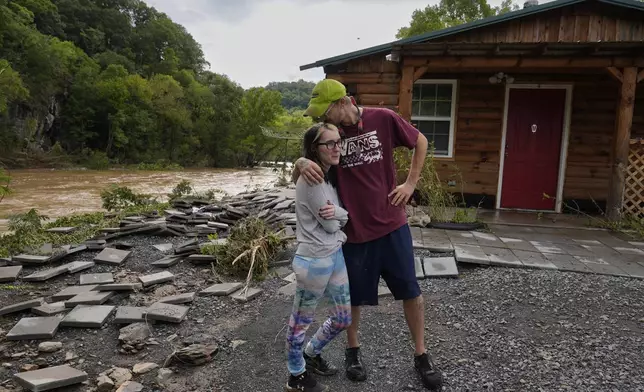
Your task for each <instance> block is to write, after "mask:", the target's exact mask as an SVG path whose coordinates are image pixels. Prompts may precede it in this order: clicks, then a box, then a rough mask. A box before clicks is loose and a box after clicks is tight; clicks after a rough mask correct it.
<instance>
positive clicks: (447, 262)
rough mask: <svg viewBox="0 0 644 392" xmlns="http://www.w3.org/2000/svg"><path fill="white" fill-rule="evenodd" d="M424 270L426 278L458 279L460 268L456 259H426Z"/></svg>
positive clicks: (424, 260)
mask: <svg viewBox="0 0 644 392" xmlns="http://www.w3.org/2000/svg"><path fill="white" fill-rule="evenodd" d="M423 270H424V271H425V276H426V277H428V278H429V277H456V276H458V268H457V267H456V259H454V257H425V258H424V259H423Z"/></svg>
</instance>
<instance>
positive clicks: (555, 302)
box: [0, 237, 644, 392]
mask: <svg viewBox="0 0 644 392" xmlns="http://www.w3.org/2000/svg"><path fill="white" fill-rule="evenodd" d="M122 240H123V241H128V242H131V243H133V244H134V245H135V248H134V249H133V251H134V253H133V254H132V256H131V258H130V259H129V260H128V261H127V262H126V264H125V266H124V268H122V269H118V270H117V269H113V268H112V267H108V266H98V265H97V266H96V267H94V268H93V269H92V270H91V272H103V271H112V272H115V275H116V276H119V278H120V279H121V280H134V279H136V277H137V276H138V275H139V274H143V273H151V272H158V269H153V268H151V267H150V266H149V264H150V263H151V262H152V261H155V260H157V259H159V258H160V257H162V256H163V253H162V252H159V251H158V250H156V249H155V248H153V247H152V245H153V244H158V243H164V242H172V243H174V244H177V243H180V242H183V241H185V240H186V238H158V237H134V238H125V239H122ZM97 253H98V252H85V253H81V254H78V255H75V256H73V257H70V258H69V259H67V260H65V262H68V261H75V260H91V259H92V258H93V257H94V256H95V255H96V254H97ZM419 255H422V256H427V253H422V254H421V253H419ZM290 256H291V253H290V252H285V254H283V255H282V257H280V258H282V259H284V258H286V259H288V258H290ZM459 268H460V269H461V276H460V278H458V279H436V280H424V281H422V282H421V286H422V289H423V293H424V295H425V301H426V324H427V328H426V330H427V335H426V338H427V342H428V346H429V347H430V350H431V352H432V354H433V355H434V357H435V360H436V362H437V363H438V364H439V366H440V367H441V368H442V369H443V371H444V372H445V377H446V381H447V385H446V387H445V388H444V390H445V391H611V392H612V391H622V392H624V391H629V392H630V391H644V387H643V386H642V385H644V367H643V366H642V364H643V363H644V359H643V354H642V352H643V350H642V349H643V346H644V344H643V343H642V338H643V337H644V336H643V334H642V331H643V328H644V281H639V280H633V279H627V278H616V277H607V276H593V275H586V274H575V273H563V272H557V271H538V270H519V269H503V268H466V267H464V266H459ZM33 270H34V269H33V268H30V269H27V270H26V271H25V272H26V273H30V272H31V271H33ZM169 270H170V271H172V272H173V273H174V274H175V275H176V276H177V278H176V281H175V286H176V289H178V290H179V291H182V292H190V291H198V290H201V289H203V288H205V287H207V286H209V285H211V284H214V283H217V282H219V281H220V280H223V281H225V280H226V279H220V278H219V277H215V276H213V274H212V272H211V271H210V270H209V269H206V268H203V267H194V266H191V265H190V264H188V263H180V264H178V265H176V266H174V267H171V268H170V269H169ZM117 274H119V275H117ZM78 275H79V274H78V273H77V274H74V275H71V276H66V277H61V278H58V279H54V280H53V281H52V282H47V283H44V284H35V285H31V286H26V287H8V286H2V288H0V303H2V304H5V303H14V302H18V301H21V300H26V299H30V298H33V297H35V296H47V295H50V294H54V293H56V292H57V291H59V290H60V289H61V288H62V287H64V286H66V285H71V284H77V283H78ZM284 284H285V282H284V281H282V280H281V279H279V278H271V279H268V280H266V281H264V282H262V283H261V284H260V287H261V288H262V289H264V293H263V294H262V295H261V296H260V297H258V298H257V299H255V300H253V301H251V302H250V303H248V304H244V305H242V304H237V303H234V302H233V301H232V300H230V299H229V298H215V297H197V299H196V301H195V302H194V303H193V304H192V306H191V309H190V312H189V313H188V319H187V320H185V321H184V322H182V323H181V324H179V325H174V324H166V323H157V324H154V325H151V328H152V335H151V336H152V337H154V338H155V339H156V340H157V341H158V342H160V344H159V345H150V346H147V347H146V348H145V349H144V350H142V351H141V352H139V353H138V354H136V355H123V354H119V352H118V349H119V346H118V343H117V338H118V326H115V325H113V324H111V320H108V323H107V324H106V325H105V326H104V328H102V329H99V330H92V329H71V328H61V329H59V331H58V333H57V335H56V337H55V338H54V339H52V340H54V341H61V342H63V345H64V346H63V349H62V350H61V351H59V352H57V353H54V354H45V355H39V354H38V353H37V352H36V351H37V350H36V347H37V345H38V343H39V342H38V341H23V342H16V343H14V342H3V341H2V338H1V337H0V359H2V362H3V363H8V364H11V366H10V367H9V368H5V367H0V386H4V387H9V388H11V387H12V385H11V383H10V381H9V380H10V378H11V375H12V374H14V373H15V372H17V371H18V370H19V369H20V367H21V366H23V365H24V364H29V363H34V362H38V361H42V360H43V359H44V360H45V361H46V362H47V363H48V364H49V365H59V364H62V363H64V361H65V360H64V357H65V353H66V352H73V353H74V354H76V355H78V359H76V360H74V361H72V362H71V364H72V365H73V366H74V367H77V368H79V369H82V370H85V371H87V372H88V373H89V375H90V383H89V386H87V385H82V386H78V387H75V388H66V389H65V391H69V392H76V391H83V392H86V391H92V390H93V389H92V386H93V385H94V380H95V379H96V376H97V375H98V374H99V373H101V372H103V371H105V370H107V369H108V368H109V367H110V366H113V365H114V366H120V367H125V368H130V369H131V368H132V366H133V365H134V364H135V363H139V362H155V363H158V364H161V363H162V362H163V360H164V359H165V358H166V357H167V356H168V355H169V354H170V353H171V352H172V350H173V349H174V348H176V347H177V346H180V345H182V344H183V343H188V342H200V343H206V344H212V343H216V344H218V345H219V347H220V351H219V353H218V354H217V356H216V359H215V360H214V361H212V362H210V363H208V364H207V365H204V366H199V367H190V366H183V365H177V364H176V363H175V364H173V365H172V366H171V369H172V370H173V371H174V372H175V374H174V376H173V377H172V378H171V379H170V382H169V383H168V384H167V385H166V387H165V390H167V391H173V392H210V391H217V392H224V391H230V392H237V391H253V392H255V391H257V392H259V391H271V392H274V391H281V390H283V386H284V383H285V381H286V377H287V372H286V365H285V359H286V357H285V343H284V338H285V324H286V322H287V320H288V316H289V312H290V308H291V299H290V298H286V297H283V296H280V295H278V294H277V293H276V292H277V289H278V288H279V287H281V286H282V285H284ZM156 289H157V288H154V289H153V290H151V291H149V292H143V293H137V294H133V295H130V296H129V297H124V296H121V297H118V298H114V299H111V300H110V301H109V303H111V304H118V305H144V304H146V303H149V302H151V301H154V300H155V298H157V296H158V295H157V294H155V293H154V291H155V290H156ZM319 314H320V317H319V318H318V319H319V320H322V321H323V317H322V316H323V315H324V314H326V309H321V310H320V312H319ZM28 315H29V313H28V312H25V313H22V314H19V315H11V316H3V317H0V329H4V330H5V331H8V330H9V329H10V328H11V327H12V326H13V324H14V323H15V322H16V321H17V320H18V319H19V318H20V317H23V316H28ZM317 326H318V324H317V323H316V324H315V325H313V326H312V327H311V329H310V332H311V333H312V332H313V331H315V329H316V328H317ZM175 334H176V335H177V337H176V339H174V340H173V341H172V342H166V338H168V337H169V336H172V335H175ZM2 335H3V333H2V332H1V331H0V336H2ZM345 336H346V335H345V334H343V335H341V336H340V337H339V338H338V339H337V340H336V341H335V342H333V343H332V344H331V345H330V346H329V347H328V350H327V356H328V358H329V360H331V361H332V362H333V363H335V364H336V365H338V366H342V360H343V352H344V351H343V348H344V344H345V339H346V337H345ZM361 340H362V342H363V344H364V347H363V355H364V359H365V363H366V365H367V367H368V371H369V379H368V381H367V382H366V383H360V384H353V383H351V382H350V381H348V380H346V379H345V377H344V374H343V373H340V374H339V375H337V376H335V377H332V378H330V379H328V380H325V382H328V384H329V385H330V386H331V387H332V388H331V390H334V391H374V392H379V391H414V390H417V391H420V390H423V389H422V387H421V386H420V383H419V382H418V380H417V379H416V375H415V373H414V371H413V369H412V353H413V345H412V342H411V340H410V338H409V334H408V332H407V327H406V323H405V320H404V316H403V313H402V309H401V305H400V303H397V302H395V301H393V299H391V298H383V299H381V304H380V305H379V306H377V307H372V308H367V309H366V310H365V312H364V316H363V320H362V323H361ZM20 353H25V354H23V356H21V357H19V358H15V357H12V356H13V355H15V354H20ZM39 358H40V360H39ZM81 361H82V363H81ZM155 377H156V372H154V371H153V372H150V373H148V374H146V375H143V376H135V378H134V380H136V381H138V382H141V383H142V384H144V385H145V386H146V388H145V389H144V392H149V391H157V390H160V388H159V387H157V386H156V385H155V381H154V379H155ZM1 389H2V388H0V390H1Z"/></svg>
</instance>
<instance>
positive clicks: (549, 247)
mask: <svg viewBox="0 0 644 392" xmlns="http://www.w3.org/2000/svg"><path fill="white" fill-rule="evenodd" d="M530 243H531V244H532V245H533V246H534V247H535V248H537V250H538V251H539V252H541V253H555V254H560V255H565V254H566V252H565V251H564V250H563V249H561V248H560V247H559V244H555V243H554V242H544V241H530Z"/></svg>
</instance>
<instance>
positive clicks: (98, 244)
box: [83, 240, 107, 250]
mask: <svg viewBox="0 0 644 392" xmlns="http://www.w3.org/2000/svg"><path fill="white" fill-rule="evenodd" d="M83 245H85V246H86V247H87V249H89V250H102V249H105V246H106V245H107V241H105V240H88V241H85V242H83Z"/></svg>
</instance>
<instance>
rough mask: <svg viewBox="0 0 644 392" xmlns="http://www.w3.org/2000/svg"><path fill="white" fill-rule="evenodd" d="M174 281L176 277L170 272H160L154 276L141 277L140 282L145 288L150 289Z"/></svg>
mask: <svg viewBox="0 0 644 392" xmlns="http://www.w3.org/2000/svg"><path fill="white" fill-rule="evenodd" d="M173 279H174V275H173V274H172V273H171V272H169V271H163V272H158V273H156V274H152V275H145V276H140V277H139V280H140V281H141V283H143V287H149V286H152V285H155V284H159V283H165V282H169V281H171V280H173Z"/></svg>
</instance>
